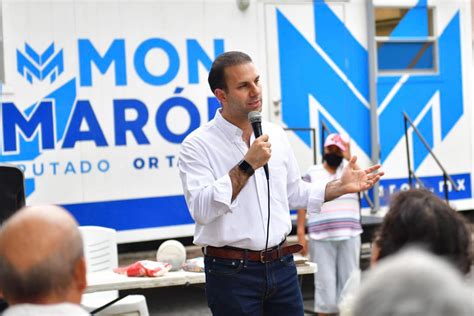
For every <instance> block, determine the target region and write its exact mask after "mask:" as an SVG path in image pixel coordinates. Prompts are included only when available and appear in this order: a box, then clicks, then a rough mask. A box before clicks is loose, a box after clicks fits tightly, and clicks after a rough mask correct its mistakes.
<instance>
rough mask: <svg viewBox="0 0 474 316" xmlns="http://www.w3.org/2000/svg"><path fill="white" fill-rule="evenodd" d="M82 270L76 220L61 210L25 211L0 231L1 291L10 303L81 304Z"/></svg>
mask: <svg viewBox="0 0 474 316" xmlns="http://www.w3.org/2000/svg"><path fill="white" fill-rule="evenodd" d="M85 272H86V271H85V260H84V254H83V248H82V239H81V235H80V232H79V230H78V228H77V222H76V221H75V220H74V218H73V217H72V216H71V215H70V214H69V213H68V212H67V211H65V210H64V209H62V208H60V207H58V206H35V207H27V208H24V209H21V210H20V211H18V212H17V213H16V214H15V215H13V216H12V217H11V218H10V219H9V220H8V221H6V222H5V223H4V224H3V226H2V228H1V229H0V289H1V291H2V294H3V296H4V297H5V299H6V300H7V302H8V303H9V304H12V305H13V304H19V303H33V304H52V303H60V302H70V303H80V300H81V295H82V292H83V290H84V289H85V286H86V278H85Z"/></svg>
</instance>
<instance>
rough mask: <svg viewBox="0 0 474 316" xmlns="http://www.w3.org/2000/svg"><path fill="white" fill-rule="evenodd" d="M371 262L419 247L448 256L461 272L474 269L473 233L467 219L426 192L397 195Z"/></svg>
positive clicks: (409, 192) (411, 191) (409, 191)
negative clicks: (415, 246)
mask: <svg viewBox="0 0 474 316" xmlns="http://www.w3.org/2000/svg"><path fill="white" fill-rule="evenodd" d="M375 236H376V237H375V240H374V247H373V253H372V263H375V262H376V261H378V260H380V259H382V258H385V257H387V256H389V255H391V254H393V253H395V252H397V251H398V250H400V249H401V248H403V247H404V246H406V245H412V244H417V245H419V246H421V247H425V248H426V250H428V251H430V252H432V253H433V254H435V255H439V256H442V257H445V258H446V259H447V260H449V261H450V262H452V263H453V264H454V265H455V266H456V267H457V268H458V269H459V270H460V271H461V272H462V273H464V274H467V273H468V272H469V271H470V269H471V263H472V248H471V247H472V246H471V242H472V241H471V232H470V229H469V226H468V224H467V222H466V220H465V219H464V217H463V216H462V215H461V214H459V213H458V212H457V211H456V210H454V209H452V208H451V207H450V206H449V205H448V204H447V203H446V202H445V201H443V200H441V199H440V198H439V197H437V196H435V195H434V194H433V193H431V192H430V191H427V190H425V189H412V190H408V191H405V192H401V193H399V194H397V195H396V196H395V198H394V199H393V200H392V203H391V204H390V209H389V211H388V212H387V214H386V215H385V218H384V220H383V222H382V225H381V226H380V228H379V230H378V231H377V232H376V234H375Z"/></svg>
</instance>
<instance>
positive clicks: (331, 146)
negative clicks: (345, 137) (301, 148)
mask: <svg viewBox="0 0 474 316" xmlns="http://www.w3.org/2000/svg"><path fill="white" fill-rule="evenodd" d="M346 150H347V148H346V146H345V145H344V142H343V141H342V137H341V135H339V134H335V133H333V134H329V135H328V137H326V141H325V142H324V155H323V159H324V164H326V165H327V166H328V167H329V168H331V169H333V170H335V169H337V168H338V167H339V165H340V164H341V162H342V159H343V156H344V154H343V153H344V152H345V151H346Z"/></svg>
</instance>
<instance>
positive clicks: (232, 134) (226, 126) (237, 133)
mask: <svg viewBox="0 0 474 316" xmlns="http://www.w3.org/2000/svg"><path fill="white" fill-rule="evenodd" d="M215 118H216V125H217V127H218V128H219V129H220V130H222V131H223V132H224V134H225V135H226V136H227V137H229V139H234V140H235V138H238V139H242V134H243V132H242V130H241V129H240V128H238V127H237V126H235V125H234V124H232V123H230V122H229V121H227V120H226V119H225V118H224V117H223V116H222V114H221V110H220V109H219V110H217V112H216V116H215Z"/></svg>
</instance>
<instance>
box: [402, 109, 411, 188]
mask: <svg viewBox="0 0 474 316" xmlns="http://www.w3.org/2000/svg"><path fill="white" fill-rule="evenodd" d="M403 125H404V126H405V145H406V148H407V164H408V183H409V184H410V188H412V187H413V184H412V179H411V161H410V144H409V143H408V126H407V118H406V116H405V115H404V116H403Z"/></svg>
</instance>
